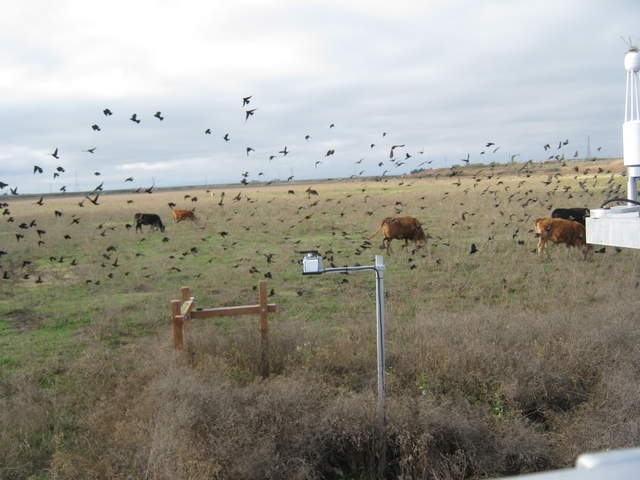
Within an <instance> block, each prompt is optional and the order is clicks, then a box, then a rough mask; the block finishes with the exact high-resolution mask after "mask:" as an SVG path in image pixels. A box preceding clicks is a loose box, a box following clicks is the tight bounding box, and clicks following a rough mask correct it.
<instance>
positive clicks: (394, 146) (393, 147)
mask: <svg viewBox="0 0 640 480" xmlns="http://www.w3.org/2000/svg"><path fill="white" fill-rule="evenodd" d="M400 147H404V144H402V145H392V146H391V150H389V158H393V151H394V150H395V149H396V148H400Z"/></svg>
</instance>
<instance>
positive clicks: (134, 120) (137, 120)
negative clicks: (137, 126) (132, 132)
mask: <svg viewBox="0 0 640 480" xmlns="http://www.w3.org/2000/svg"><path fill="white" fill-rule="evenodd" d="M129 120H131V121H132V122H136V123H140V120H139V119H138V114H137V113H134V114H133V115H131V118H129Z"/></svg>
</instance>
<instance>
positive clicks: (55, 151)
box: [50, 147, 60, 158]
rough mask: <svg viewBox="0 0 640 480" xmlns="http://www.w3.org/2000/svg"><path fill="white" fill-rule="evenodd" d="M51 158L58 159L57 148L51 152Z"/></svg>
mask: <svg viewBox="0 0 640 480" xmlns="http://www.w3.org/2000/svg"><path fill="white" fill-rule="evenodd" d="M50 155H51V156H52V157H53V158H60V157H59V156H58V148H57V147H56V149H55V150H54V151H53V153H51V154H50Z"/></svg>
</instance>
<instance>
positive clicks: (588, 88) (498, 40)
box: [0, 0, 640, 193]
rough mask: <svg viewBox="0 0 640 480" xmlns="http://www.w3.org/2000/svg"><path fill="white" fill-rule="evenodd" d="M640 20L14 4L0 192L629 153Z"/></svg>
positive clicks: (556, 7) (580, 9) (450, 10)
mask: <svg viewBox="0 0 640 480" xmlns="http://www.w3.org/2000/svg"><path fill="white" fill-rule="evenodd" d="M639 19H640V2H639V1H638V0H629V1H615V0H614V1H604V0H603V1H589V0H551V1H536V2H532V1H530V0H527V1H517V0H514V1H506V0H503V1H430V0H423V1H397V0H396V1H393V2H389V1H385V2H374V1H371V0H368V1H350V0H341V1H338V0H336V1H332V0H323V1H321V2H316V1H300V0H298V1H270V0H263V1H259V0H256V1H246V0H235V1H233V2H222V1H211V0H208V1H182V2H177V1H162V0H154V1H151V0H150V1H141V0H135V1H126V2H124V1H110V2H95V1H87V0H82V1H59V0H58V1H55V2H51V1H48V0H46V1H45V0H43V1H36V0H25V1H23V2H5V4H4V5H3V11H2V16H1V19H0V24H1V25H0V27H1V28H0V42H1V44H2V46H3V48H2V51H3V54H2V55H0V91H1V95H0V102H1V108H0V143H1V148H0V181H2V182H4V183H8V184H10V185H11V186H12V187H15V186H17V187H18V193H28V192H50V191H51V192H56V191H58V190H59V188H60V187H61V186H63V185H64V186H66V188H67V191H74V190H77V189H87V188H93V187H94V186H96V185H97V184H98V183H99V182H101V181H104V186H105V188H106V189H117V188H124V187H132V188H136V187H148V186H150V185H151V184H152V182H153V181H155V184H156V186H159V187H166V186H173V185H192V184H203V183H205V182H208V183H227V182H238V181H239V180H240V179H241V178H242V176H241V175H242V173H243V172H248V174H246V175H247V179H248V180H249V181H253V180H270V179H274V178H280V179H286V178H287V177H289V176H290V175H293V176H294V177H295V179H305V178H327V177H345V176H346V177H348V176H350V175H358V174H360V172H362V171H363V170H364V173H363V175H380V174H382V173H383V172H384V171H385V170H388V172H389V173H388V174H395V173H404V172H408V171H409V170H411V169H413V168H416V167H417V166H418V165H420V164H422V163H423V162H432V163H430V164H429V163H425V164H424V165H423V166H425V167H428V166H434V167H439V166H445V165H446V166H449V165H451V164H453V163H458V164H460V163H462V162H461V161H460V159H462V158H466V157H467V154H468V155H469V158H470V160H471V161H472V162H484V163H488V162H491V161H497V162H506V161H508V160H509V159H510V158H511V156H512V155H515V154H519V155H520V156H519V157H516V158H517V159H518V160H522V161H524V160H527V159H530V158H533V159H535V160H542V159H545V158H547V157H548V156H549V155H551V154H564V155H565V156H566V157H569V158H573V156H574V155H575V152H576V151H578V152H579V153H578V154H579V156H580V157H582V156H584V155H586V153H587V152H586V150H587V137H590V144H591V153H592V154H593V155H596V154H597V155H599V156H606V157H613V156H621V154H622V146H621V144H622V141H621V123H622V121H623V120H624V118H623V115H624V93H625V91H624V89H625V71H624V68H623V57H624V54H625V52H626V50H627V46H626V45H625V44H624V43H623V41H622V40H621V38H620V36H621V35H622V36H625V37H628V36H631V37H632V39H633V40H634V41H635V42H638V41H640V24H639V22H638V20H639ZM249 95H251V96H252V98H251V100H250V102H251V103H250V104H249V105H246V106H244V107H243V106H242V98H243V97H246V96H249ZM105 108H109V109H110V110H111V111H112V112H113V115H111V116H108V117H107V116H105V115H103V113H102V111H103V110H104V109H105ZM250 108H255V109H256V110H255V112H254V115H253V116H250V117H249V118H248V119H247V120H246V121H245V116H246V114H245V111H246V110H247V109H250ZM156 111H160V112H162V116H163V117H164V120H162V121H161V120H159V119H157V118H154V116H153V115H154V113H155V112H156ZM133 113H136V114H137V116H138V118H139V119H140V123H134V122H133V121H131V120H130V117H131V115H132V114H133ZM94 124H96V125H98V126H99V127H100V131H95V130H93V129H92V128H91V126H92V125H94ZM330 124H334V125H335V126H334V127H333V128H330ZM207 128H210V129H211V131H212V134H211V135H206V134H205V130H206V129H207ZM384 132H386V136H383V133H384ZM226 133H228V134H229V139H230V140H229V141H228V142H227V141H225V140H224V139H223V136H224V135H225V134H226ZM306 135H310V138H309V139H308V140H305V136H306ZM567 139H568V140H569V144H568V145H566V146H563V147H562V149H560V150H558V148H557V147H558V142H560V141H563V140H567ZM488 142H494V143H495V145H493V146H491V147H490V148H487V147H486V143H488ZM547 143H549V144H550V145H551V147H552V149H551V150H548V151H545V150H544V149H543V145H545V144H547ZM371 144H375V146H374V147H373V148H371V147H370V145H371ZM401 144H404V145H405V147H399V148H397V149H396V151H395V156H394V159H396V160H400V159H403V160H404V159H405V158H406V154H409V155H411V157H410V158H406V160H404V161H405V164H404V165H401V166H400V167H397V166H396V165H395V164H393V163H391V161H390V159H389V151H390V146H391V145H401ZM285 146H286V147H287V152H288V154H287V155H283V154H282V153H279V152H280V151H282V150H284V147H285ZM93 147H95V151H94V153H89V152H87V151H86V150H87V149H90V148H93ZM247 147H251V148H253V149H254V151H251V152H250V153H249V155H247ZM497 147H499V149H498V150H497V151H496V152H495V153H493V151H494V150H495V149H496V148H497ZM598 147H600V150H599V151H597V148H598ZM56 148H57V149H58V155H59V157H60V158H59V159H56V158H53V157H52V156H51V153H52V152H53V151H54V150H55V149H56ZM328 150H335V153H334V154H333V155H330V156H326V153H327V151H328ZM483 151H484V152H485V153H484V154H482V153H481V152H483ZM271 156H273V158H272V159H271V160H270V157H271ZM360 159H363V160H362V161H361V163H358V164H356V163H355V162H357V161H360ZM316 162H321V163H316ZM381 162H383V165H382V166H378V165H379V163H381ZM34 165H38V166H40V167H42V169H43V171H44V173H42V174H39V173H36V174H34V173H33V166H34ZM58 166H61V167H63V168H64V169H65V172H64V173H62V174H61V176H60V177H59V178H57V179H55V180H54V179H53V172H54V171H55V169H56V167H58ZM94 172H99V173H100V175H99V176H98V175H95V174H94ZM261 172H262V173H263V175H259V174H260V173H261ZM127 177H133V178H134V181H133V182H128V183H125V182H124V180H125V178H127ZM7 190H8V188H5V189H4V190H2V192H3V193H4V192H7Z"/></svg>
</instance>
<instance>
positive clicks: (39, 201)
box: [36, 197, 44, 206]
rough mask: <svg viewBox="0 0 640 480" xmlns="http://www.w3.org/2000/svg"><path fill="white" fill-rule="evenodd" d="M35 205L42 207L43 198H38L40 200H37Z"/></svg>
mask: <svg viewBox="0 0 640 480" xmlns="http://www.w3.org/2000/svg"><path fill="white" fill-rule="evenodd" d="M36 204H37V205H40V206H42V205H44V197H40V200H38V201H37V202H36Z"/></svg>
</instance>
